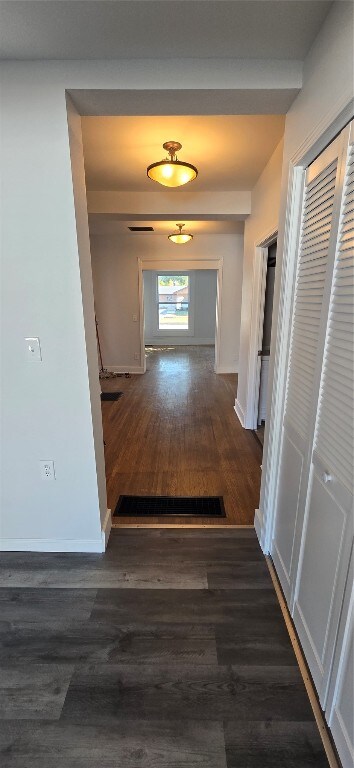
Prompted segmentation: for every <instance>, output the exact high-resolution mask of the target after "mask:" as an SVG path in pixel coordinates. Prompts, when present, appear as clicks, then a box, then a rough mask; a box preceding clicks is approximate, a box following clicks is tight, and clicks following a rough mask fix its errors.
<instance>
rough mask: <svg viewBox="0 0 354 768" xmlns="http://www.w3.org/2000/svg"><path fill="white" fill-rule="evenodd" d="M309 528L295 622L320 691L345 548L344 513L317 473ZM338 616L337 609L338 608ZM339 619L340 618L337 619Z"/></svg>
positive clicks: (311, 500) (314, 473)
mask: <svg viewBox="0 0 354 768" xmlns="http://www.w3.org/2000/svg"><path fill="white" fill-rule="evenodd" d="M310 485H311V491H310V503H309V509H308V524H307V528H306V539H305V545H304V553H303V563H302V569H301V581H300V586H299V591H298V596H297V599H296V602H295V612H294V621H295V625H296V627H297V630H298V634H299V637H300V641H301V644H302V646H303V648H304V650H305V655H306V659H307V663H308V664H309V667H310V669H311V672H312V676H313V678H314V683H315V686H316V688H317V690H321V685H322V678H323V674H324V666H325V660H326V650H327V645H328V640H329V637H330V633H329V628H330V627H329V625H330V618H331V614H332V612H333V610H334V609H335V606H334V598H335V593H336V587H337V582H338V576H339V573H340V562H341V557H342V556H343V549H344V548H345V546H344V545H345V542H344V535H345V530H346V513H345V511H344V510H343V509H342V508H341V507H340V506H339V505H338V503H337V502H336V500H335V498H334V497H333V496H332V495H331V494H329V493H328V490H327V487H326V485H325V484H324V483H323V481H322V479H321V477H320V476H319V475H318V474H317V472H316V470H314V471H313V475H312V478H311V480H310ZM337 610H338V613H339V610H340V605H339V606H338V607H337ZM338 618H339V616H338Z"/></svg>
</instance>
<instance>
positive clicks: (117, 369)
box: [105, 365, 145, 373]
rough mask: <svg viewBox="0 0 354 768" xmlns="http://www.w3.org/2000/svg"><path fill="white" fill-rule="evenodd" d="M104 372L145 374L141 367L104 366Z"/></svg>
mask: <svg viewBox="0 0 354 768" xmlns="http://www.w3.org/2000/svg"><path fill="white" fill-rule="evenodd" d="M105 370H106V371H110V372H112V373H145V366H143V365H105Z"/></svg>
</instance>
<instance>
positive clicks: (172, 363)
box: [101, 346, 262, 525]
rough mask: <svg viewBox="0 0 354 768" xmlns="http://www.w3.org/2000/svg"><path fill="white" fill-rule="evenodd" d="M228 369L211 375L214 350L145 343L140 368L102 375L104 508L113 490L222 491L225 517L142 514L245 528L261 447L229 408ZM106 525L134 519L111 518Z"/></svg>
mask: <svg viewBox="0 0 354 768" xmlns="http://www.w3.org/2000/svg"><path fill="white" fill-rule="evenodd" d="M236 384H237V377H236V374H215V373H214V347H212V346H199V347H197V346H188V347H187V346H175V347H149V348H147V371H146V373H145V374H144V375H140V376H139V375H135V376H132V377H131V378H130V379H125V378H124V377H120V378H117V379H113V380H112V379H111V380H103V381H102V382H101V385H102V390H103V391H113V390H122V391H123V392H124V396H123V397H121V398H120V399H119V400H118V401H116V402H103V403H102V416H103V432H104V439H105V443H106V447H105V456H106V476H107V494H108V507H109V508H110V509H112V512H113V510H114V509H115V506H116V504H117V501H118V498H119V496H120V495H121V494H133V495H166V496H174V495H175V496H223V497H224V503H225V510H226V518H214V519H213V518H210V519H204V518H198V519H196V520H194V519H193V518H189V519H186V518H178V517H174V518H173V520H172V519H171V518H168V519H166V518H161V519H158V518H153V517H151V518H149V519H148V520H147V521H146V522H148V523H151V524H154V523H155V524H157V523H159V522H162V523H170V524H171V523H181V524H186V523H189V524H192V523H193V522H196V523H197V524H199V525H200V524H207V525H213V524H214V525H215V524H217V525H253V519H254V511H255V509H256V507H257V506H258V501H259V485H260V476H261V471H260V464H261V461H262V451H261V448H260V446H259V445H258V443H257V441H256V439H255V437H254V435H252V433H250V432H247V431H246V430H243V429H242V427H241V425H240V423H239V421H238V419H237V417H236V415H235V412H234V409H233V407H234V403H235V393H236ZM113 522H114V524H127V523H129V522H130V523H134V522H136V523H141V522H142V520H141V518H137V519H135V518H123V517H122V518H113Z"/></svg>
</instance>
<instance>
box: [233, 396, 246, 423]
mask: <svg viewBox="0 0 354 768" xmlns="http://www.w3.org/2000/svg"><path fill="white" fill-rule="evenodd" d="M234 411H235V413H236V416H237V418H238V420H239V422H240V424H241V427H243V428H245V414H244V412H243V408H242V406H241V405H240V403H239V401H238V400H237V398H236V400H235V405H234Z"/></svg>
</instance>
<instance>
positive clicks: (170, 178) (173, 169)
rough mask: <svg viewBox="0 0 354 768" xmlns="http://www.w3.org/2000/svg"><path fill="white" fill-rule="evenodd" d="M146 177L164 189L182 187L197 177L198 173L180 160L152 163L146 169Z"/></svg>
mask: <svg viewBox="0 0 354 768" xmlns="http://www.w3.org/2000/svg"><path fill="white" fill-rule="evenodd" d="M147 175H148V177H149V179H152V181H157V182H158V184H162V185H163V186H164V187H182V186H183V184H187V183H188V182H189V181H193V179H195V178H196V177H197V176H198V171H197V169H196V168H195V166H194V165H191V163H182V161H181V160H161V161H160V162H159V163H152V165H149V167H148V168H147Z"/></svg>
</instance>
